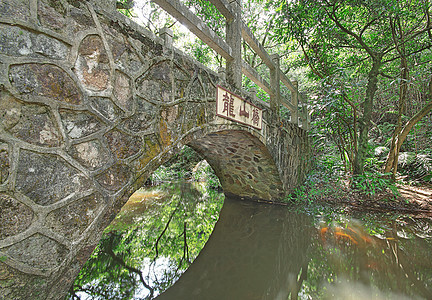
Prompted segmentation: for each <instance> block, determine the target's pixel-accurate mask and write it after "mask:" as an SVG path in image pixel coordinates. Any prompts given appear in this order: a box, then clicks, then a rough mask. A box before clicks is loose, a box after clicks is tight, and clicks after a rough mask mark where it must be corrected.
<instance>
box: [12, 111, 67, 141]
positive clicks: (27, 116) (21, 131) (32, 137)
mask: <svg viewBox="0 0 432 300" xmlns="http://www.w3.org/2000/svg"><path fill="white" fill-rule="evenodd" d="M9 112H14V113H13V115H11V114H9V115H7V117H8V118H16V117H17V116H19V121H18V122H17V123H16V124H15V125H14V126H13V127H11V128H10V129H9V131H10V132H11V133H12V134H13V135H14V136H15V137H17V138H18V139H21V140H23V141H25V142H27V143H30V144H35V145H38V146H46V147H57V146H59V145H60V144H61V141H62V138H61V135H60V133H59V131H58V129H57V126H56V125H55V123H53V121H52V119H53V117H52V115H51V113H50V111H49V109H48V107H47V106H44V105H22V106H21V107H20V109H19V110H17V111H12V110H10V111H9ZM6 121H8V120H6ZM10 123H12V122H10Z"/></svg>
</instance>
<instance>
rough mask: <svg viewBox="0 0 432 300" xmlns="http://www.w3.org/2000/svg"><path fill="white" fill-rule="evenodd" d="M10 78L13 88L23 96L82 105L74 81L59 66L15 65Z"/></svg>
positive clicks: (11, 69) (12, 67)
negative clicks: (40, 97) (41, 97)
mask: <svg viewBox="0 0 432 300" xmlns="http://www.w3.org/2000/svg"><path fill="white" fill-rule="evenodd" d="M9 77H10V81H11V84H12V86H14V87H15V88H16V89H17V90H18V92H20V93H22V94H23V95H31V96H43V97H47V98H50V99H53V100H57V101H60V102H66V103H70V104H81V101H82V96H81V93H80V91H79V90H78V88H77V86H76V85H75V83H74V81H73V80H72V78H71V77H70V76H69V75H68V74H67V73H66V72H65V71H63V70H62V69H60V68H59V67H57V66H54V65H50V64H37V63H30V64H22V65H13V66H11V68H10V71H9Z"/></svg>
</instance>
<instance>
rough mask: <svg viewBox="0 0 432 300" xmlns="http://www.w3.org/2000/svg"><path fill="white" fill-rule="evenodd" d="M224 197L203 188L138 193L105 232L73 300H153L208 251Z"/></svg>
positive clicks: (168, 186)
mask: <svg viewBox="0 0 432 300" xmlns="http://www.w3.org/2000/svg"><path fill="white" fill-rule="evenodd" d="M223 198H224V195H223V194H221V193H219V192H217V191H215V190H213V189H209V188H206V187H205V186H203V185H200V184H198V183H195V184H190V183H184V182H178V183H170V184H166V185H161V186H158V187H154V188H151V189H149V190H145V191H144V190H142V191H138V192H137V193H135V194H134V195H133V196H132V197H131V199H130V200H129V201H128V203H127V204H126V205H125V206H124V207H123V208H122V210H121V212H120V213H119V215H118V216H117V217H116V219H115V220H114V221H113V222H112V223H111V224H110V226H109V227H108V228H107V229H106V230H105V234H104V236H103V237H102V239H101V241H100V243H99V245H98V246H97V247H96V249H95V251H94V252H93V254H92V256H91V258H90V259H89V261H88V262H87V263H86V264H85V265H84V267H83V269H82V270H81V272H80V274H79V276H78V277H77V279H76V280H75V282H74V285H73V288H72V290H71V292H70V294H69V295H68V298H69V299H153V298H154V297H155V296H157V295H158V294H160V293H161V292H162V291H164V290H165V289H167V288H168V287H169V286H171V285H172V284H173V283H174V282H175V281H176V280H177V279H178V278H179V277H180V275H181V274H182V273H183V272H184V271H185V270H186V269H187V267H188V266H189V265H190V264H191V262H192V261H193V260H194V259H195V258H196V256H197V255H198V253H199V252H200V250H201V249H202V248H203V247H204V244H205V243H206V241H207V239H208V237H209V236H210V234H211V232H212V231H213V227H214V224H215V223H216V221H217V219H218V216H219V212H220V209H221V207H222V205H223Z"/></svg>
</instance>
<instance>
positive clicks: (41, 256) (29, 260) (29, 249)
mask: <svg viewBox="0 0 432 300" xmlns="http://www.w3.org/2000/svg"><path fill="white" fill-rule="evenodd" d="M2 250H3V251H4V252H5V254H6V255H7V256H8V257H11V258H13V259H14V260H16V261H19V262H21V263H24V264H26V265H28V266H30V267H34V268H39V269H52V268H55V267H57V266H58V265H59V264H60V263H61V262H62V261H63V259H64V258H65V256H66V254H67V252H68V251H67V248H66V247H65V246H63V245H62V244H60V243H59V242H57V241H55V240H53V239H51V238H49V237H46V236H44V235H42V234H40V233H36V234H34V235H32V236H30V237H28V238H26V239H24V240H22V241H20V242H18V243H16V244H14V245H12V246H9V247H6V248H3V249H2Z"/></svg>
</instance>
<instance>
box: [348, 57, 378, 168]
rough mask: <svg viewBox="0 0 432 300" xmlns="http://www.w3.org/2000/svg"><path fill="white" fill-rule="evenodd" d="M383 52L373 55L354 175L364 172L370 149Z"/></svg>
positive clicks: (360, 124) (360, 121) (360, 122)
mask: <svg viewBox="0 0 432 300" xmlns="http://www.w3.org/2000/svg"><path fill="white" fill-rule="evenodd" d="M381 58H382V55H381V54H376V55H375V56H373V57H372V68H371V70H370V71H369V74H368V84H367V90H366V96H365V101H364V102H363V105H362V106H363V116H362V118H361V119H360V120H359V126H358V127H359V132H360V134H359V139H358V150H357V153H356V156H355V159H354V169H353V173H354V175H359V174H363V172H364V164H365V161H366V155H367V150H368V133H369V129H370V125H371V119H372V109H373V100H374V97H375V92H376V91H377V89H378V85H377V84H378V73H379V69H380V67H381Z"/></svg>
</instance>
